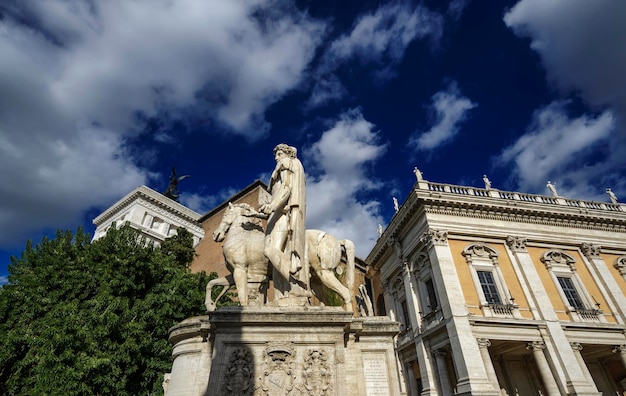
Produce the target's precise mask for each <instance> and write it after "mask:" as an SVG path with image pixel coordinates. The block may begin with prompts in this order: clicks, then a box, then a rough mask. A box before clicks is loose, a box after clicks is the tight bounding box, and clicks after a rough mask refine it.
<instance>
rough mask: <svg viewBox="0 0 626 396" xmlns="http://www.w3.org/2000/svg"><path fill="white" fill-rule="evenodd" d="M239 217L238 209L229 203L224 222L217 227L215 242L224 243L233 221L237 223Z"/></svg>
mask: <svg viewBox="0 0 626 396" xmlns="http://www.w3.org/2000/svg"><path fill="white" fill-rule="evenodd" d="M238 215H239V213H238V207H237V206H236V205H233V204H231V203H230V202H229V203H228V207H227V208H226V210H225V211H224V215H223V216H222V222H221V223H220V225H218V226H217V228H216V229H215V231H213V240H214V241H215V242H222V241H223V240H224V238H226V234H227V233H228V230H229V229H230V226H231V225H232V224H233V221H235V218H236V217H237V216H238Z"/></svg>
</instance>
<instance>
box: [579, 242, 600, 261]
mask: <svg viewBox="0 0 626 396" xmlns="http://www.w3.org/2000/svg"><path fill="white" fill-rule="evenodd" d="M580 250H581V251H582V252H583V254H584V255H585V257H587V258H588V259H589V260H593V259H596V258H600V245H594V244H591V243H586V242H585V243H583V244H581V245H580Z"/></svg>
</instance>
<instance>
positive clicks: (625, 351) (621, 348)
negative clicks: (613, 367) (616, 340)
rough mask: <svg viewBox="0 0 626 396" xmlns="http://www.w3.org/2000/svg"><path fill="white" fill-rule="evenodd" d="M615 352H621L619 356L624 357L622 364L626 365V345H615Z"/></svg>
mask: <svg viewBox="0 0 626 396" xmlns="http://www.w3.org/2000/svg"><path fill="white" fill-rule="evenodd" d="M613 353H619V357H620V358H621V359H622V364H623V365H624V367H626V345H615V346H614V347H613Z"/></svg>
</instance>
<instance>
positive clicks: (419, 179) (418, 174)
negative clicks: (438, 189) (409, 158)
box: [413, 166, 424, 181]
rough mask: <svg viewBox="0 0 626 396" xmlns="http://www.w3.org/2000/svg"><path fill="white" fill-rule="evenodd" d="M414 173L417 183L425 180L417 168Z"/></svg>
mask: <svg viewBox="0 0 626 396" xmlns="http://www.w3.org/2000/svg"><path fill="white" fill-rule="evenodd" d="M413 173H414V174H415V178H416V179H417V181H422V180H424V179H423V177H422V172H421V171H420V170H419V169H417V166H416V167H415V168H413Z"/></svg>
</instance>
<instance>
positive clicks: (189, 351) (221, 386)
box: [166, 306, 400, 396]
mask: <svg viewBox="0 0 626 396" xmlns="http://www.w3.org/2000/svg"><path fill="white" fill-rule="evenodd" d="M398 326H399V324H398V323H397V322H394V321H392V320H390V319H389V318H388V317H356V318H355V317H353V316H352V313H349V312H345V311H343V310H340V309H339V308H332V307H289V308H287V307H269V306H262V307H244V308H242V307H230V308H222V309H219V310H217V311H215V312H211V313H210V315H209V316H199V317H194V318H189V319H186V320H184V321H183V322H181V323H180V324H179V325H177V326H174V327H173V328H172V329H170V342H171V343H172V344H173V345H174V349H173V358H174V363H173V365H172V372H171V376H170V382H169V387H168V390H167V393H166V394H167V395H168V396H174V395H175V396H180V395H185V396H200V395H203V396H204V395H211V396H213V395H216V396H221V395H237V396H240V395H254V396H257V395H298V396H299V395H341V396H349V395H372V396H374V395H375V396H383V395H389V396H395V395H399V394H400V387H399V379H398V367H397V364H396V358H395V354H394V348H393V337H394V335H395V334H397V332H398V328H399V327H398Z"/></svg>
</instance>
